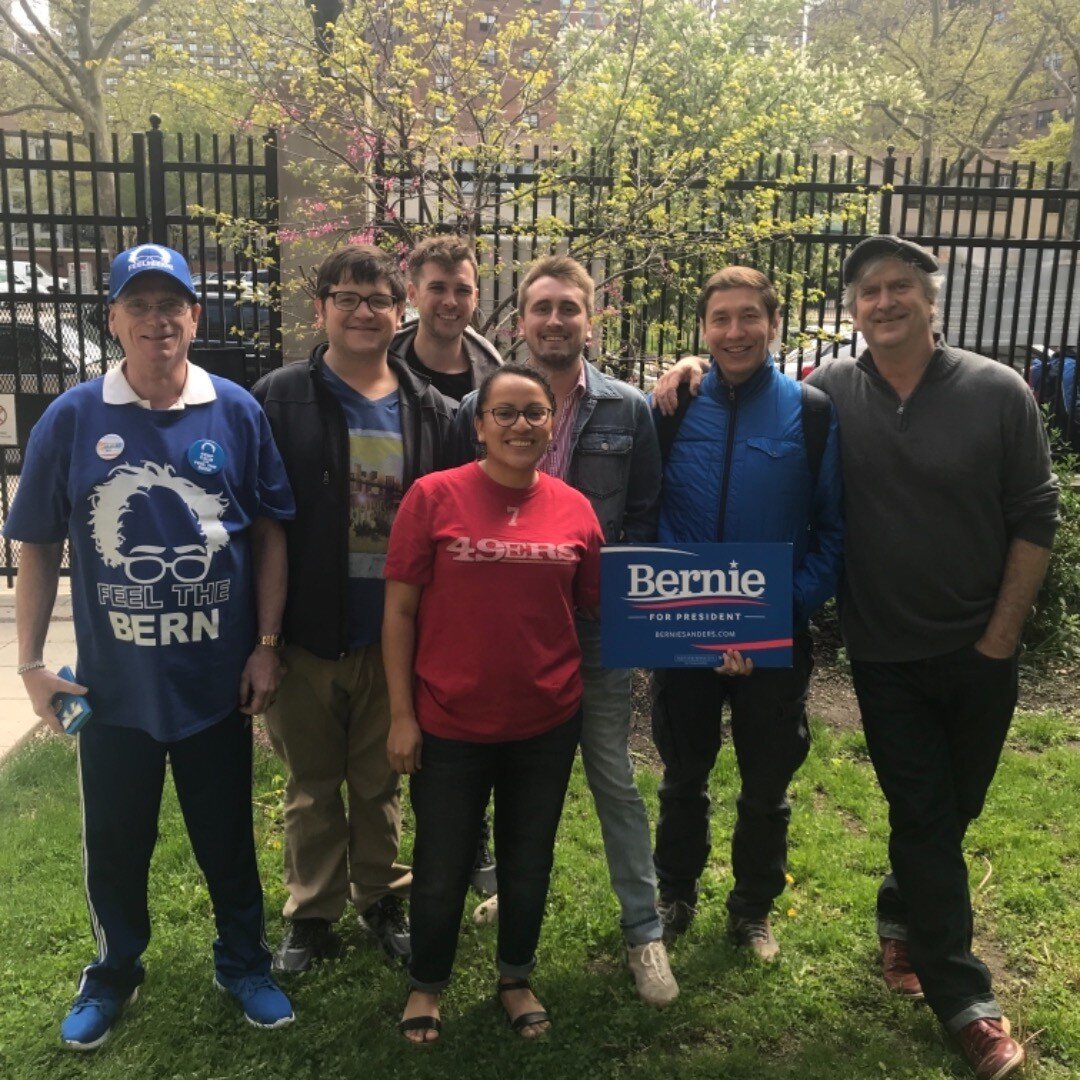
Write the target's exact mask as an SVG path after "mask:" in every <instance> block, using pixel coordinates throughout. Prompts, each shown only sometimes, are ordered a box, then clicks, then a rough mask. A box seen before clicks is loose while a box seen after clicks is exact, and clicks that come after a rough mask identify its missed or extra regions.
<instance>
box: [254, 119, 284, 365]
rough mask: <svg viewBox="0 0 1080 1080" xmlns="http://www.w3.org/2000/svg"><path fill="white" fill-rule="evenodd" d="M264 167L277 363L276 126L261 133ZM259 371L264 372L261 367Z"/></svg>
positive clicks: (271, 329) (270, 324)
mask: <svg viewBox="0 0 1080 1080" xmlns="http://www.w3.org/2000/svg"><path fill="white" fill-rule="evenodd" d="M263 169H264V175H265V177H266V194H265V197H264V200H263V217H264V218H265V220H266V221H267V223H268V227H267V245H266V246H267V255H269V256H270V258H271V262H270V265H269V267H268V270H269V275H268V277H269V280H268V282H267V285H268V292H269V294H270V303H269V311H268V312H267V315H268V320H267V333H268V334H269V335H270V342H269V345H270V354H271V359H272V361H276V362H275V363H274V365H273V366H275V367H277V366H279V365H280V364H281V361H282V359H283V358H284V342H283V341H282V339H281V248H280V246H279V244H278V225H279V224H280V219H281V214H280V194H279V190H278V144H277V128H271V129H270V130H269V131H268V132H267V133H266V135H265V136H264V137H263ZM259 374H260V375H262V374H264V373H263V372H262V371H260V372H259Z"/></svg>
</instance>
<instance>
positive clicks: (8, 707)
mask: <svg viewBox="0 0 1080 1080" xmlns="http://www.w3.org/2000/svg"><path fill="white" fill-rule="evenodd" d="M18 649H19V647H18V643H17V642H16V640H15V590H14V589H8V588H3V587H0V761H2V760H3V759H4V758H5V757H7V756H8V755H9V754H10V753H12V752H13V751H14V750H16V749H17V748H18V747H19V746H21V745H22V744H23V743H24V742H25V741H26V740H27V739H28V738H30V736H31V735H33V734H34V732H35V731H36V730H37V728H38V727H39V726H40V724H41V721H40V720H39V719H38V718H37V716H35V715H34V711H33V709H31V708H30V702H29V700H27V697H26V691H25V690H24V689H23V681H22V679H21V678H19V676H18V675H16V674H15V668H16V667H18V664H19V651H18ZM43 659H44V660H45V663H46V664H48V665H49V667H51V668H52V669H53V671H55V670H56V669H57V668H59V667H63V665H64V664H71V665H72V666H73V667H74V665H75V624H74V623H73V622H72V621H71V585H70V582H69V580H68V579H67V578H61V579H60V589H59V592H58V595H57V597H56V607H55V608H54V609H53V617H52V623H51V624H50V625H49V636H48V639H47V641H46V643H45V656H44V657H43Z"/></svg>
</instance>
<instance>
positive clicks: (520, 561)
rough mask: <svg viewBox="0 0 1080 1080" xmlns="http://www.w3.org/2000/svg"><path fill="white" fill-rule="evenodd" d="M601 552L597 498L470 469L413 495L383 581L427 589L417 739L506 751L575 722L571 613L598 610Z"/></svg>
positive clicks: (577, 685) (543, 478) (419, 643)
mask: <svg viewBox="0 0 1080 1080" xmlns="http://www.w3.org/2000/svg"><path fill="white" fill-rule="evenodd" d="M602 543H603V534H602V533H601V532H600V525H599V523H598V522H597V520H596V514H595V513H593V509H592V506H591V505H590V504H589V500H588V499H586V498H585V496H584V495H582V494H581V493H580V492H578V491H575V490H574V489H573V488H571V487H569V486H568V485H566V484H564V483H563V482H562V481H561V480H556V479H555V478H554V477H551V476H547V475H545V474H543V473H541V474H540V476H539V479H538V480H537V482H536V483H535V484H533V486H532V487H530V488H525V489H519V488H508V487H503V486H502V485H501V484H497V483H496V482H495V481H494V480H492V479H491V477H489V476H488V475H487V474H486V473H485V472H484V470H483V469H482V468H481V467H480V465H479V464H478V463H476V462H472V463H471V464H469V465H463V466H462V467H461V468H459V469H449V470H447V471H446V472H439V473H431V474H429V475H428V476H424V477H421V478H420V479H419V480H417V481H416V483H415V484H413V485H412V487H411V488H409V493H408V494H407V495H406V496H405V499H404V501H403V502H402V504H401V509H400V510H399V511H398V515H397V520H396V521H395V522H394V531H393V534H392V535H391V537H390V553H389V555H388V556H387V560H386V576H387V577H388V578H391V579H393V580H394V581H404V582H407V583H408V584H411V585H422V586H423V592H422V593H421V596H420V608H419V611H418V612H417V620H416V623H417V637H416V661H415V669H416V684H415V701H414V704H415V708H416V718H417V722H418V723H419V724H420V728H421V730H423V731H426V732H430V733H431V734H434V735H437V736H440V737H441V738H446V739H463V740H467V741H470V742H501V741H510V740H516V739H528V738H531V737H532V736H534V735H539V734H541V733H543V732H544V731H549V730H550V729H552V728H554V727H556V726H558V725H559V724H561V723H563V722H564V721H565V720H568V719H570V717H571V716H573V715H574V713H575V712H576V711H577V708H578V705H579V703H580V701H581V692H582V687H581V673H580V667H581V650H580V649H579V647H578V640H577V633H576V631H575V629H574V608H575V606H591V605H594V604H596V603H598V602H599V597H600V545H601V544H602Z"/></svg>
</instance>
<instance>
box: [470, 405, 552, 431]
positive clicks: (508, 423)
mask: <svg viewBox="0 0 1080 1080" xmlns="http://www.w3.org/2000/svg"><path fill="white" fill-rule="evenodd" d="M486 412H489V413H491V419H492V420H494V421H495V423H496V424H498V425H499V427H513V426H514V425H515V424H516V423H517V419H518V417H519V416H524V417H525V420H526V422H527V423H528V425H529V427H539V426H540V425H541V424H546V423H547V421H548V419H549V418H550V417H552V416H554V415H555V410H554V409H553V408H551V406H549V405H526V406H525V408H524V409H515V408H514V406H513V405H496V406H495V408H494V409H481V410H480V415H481V416H483V415H484V413H486Z"/></svg>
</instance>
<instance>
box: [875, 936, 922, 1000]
mask: <svg viewBox="0 0 1080 1080" xmlns="http://www.w3.org/2000/svg"><path fill="white" fill-rule="evenodd" d="M878 940H879V941H880V942H881V974H882V976H883V977H884V979H885V985H886V986H887V987H888V988H889V993H890V994H899V995H900V996H901V997H906V998H910V999H911V1000H912V1001H922V999H923V988H922V985H921V983H920V982H919V976H918V975H916V974H915V972H914V970H912V967H911V961H910V960H909V959H908V954H907V942H906V941H901V939H900V938H891V937H883V938H879V939H878Z"/></svg>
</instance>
